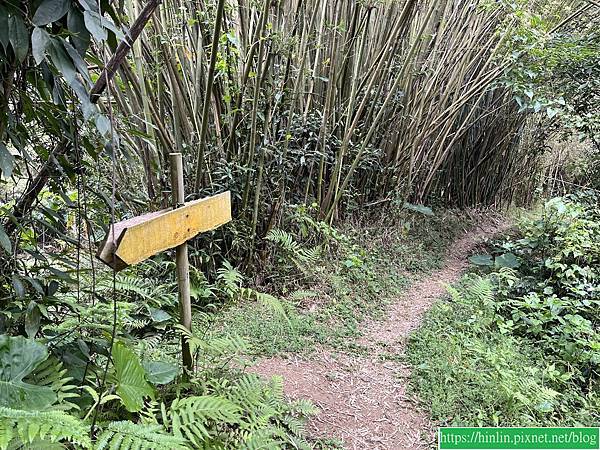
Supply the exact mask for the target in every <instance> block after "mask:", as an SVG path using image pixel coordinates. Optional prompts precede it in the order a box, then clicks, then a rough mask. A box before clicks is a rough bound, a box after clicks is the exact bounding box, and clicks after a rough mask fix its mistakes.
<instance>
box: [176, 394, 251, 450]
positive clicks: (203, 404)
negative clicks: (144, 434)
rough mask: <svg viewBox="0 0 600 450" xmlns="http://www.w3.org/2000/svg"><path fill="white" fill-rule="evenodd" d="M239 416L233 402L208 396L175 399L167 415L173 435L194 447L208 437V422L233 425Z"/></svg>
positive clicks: (239, 412) (238, 411) (238, 410)
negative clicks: (187, 441) (185, 440)
mask: <svg viewBox="0 0 600 450" xmlns="http://www.w3.org/2000/svg"><path fill="white" fill-rule="evenodd" d="M240 414H241V411H240V409H239V407H238V406H237V405H235V404H234V403H233V402H231V401H229V400H227V399H226V398H223V397H217V396H210V395H203V396H196V397H188V398H184V399H179V398H178V399H175V400H174V401H173V403H172V404H171V408H170V410H169V413H168V415H169V423H170V424H171V427H172V432H173V435H175V436H177V437H179V438H181V439H187V440H189V441H190V442H191V443H192V444H194V446H196V447H197V446H199V445H200V443H201V442H203V441H204V440H206V439H207V438H209V437H210V433H209V431H208V428H207V426H208V424H209V422H218V423H219V424H235V423H238V422H239V419H240Z"/></svg>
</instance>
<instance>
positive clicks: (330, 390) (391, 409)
mask: <svg viewBox="0 0 600 450" xmlns="http://www.w3.org/2000/svg"><path fill="white" fill-rule="evenodd" d="M504 228H505V225H503V224H501V223H499V222H497V221H494V220H489V221H488V222H485V223H483V224H480V225H479V226H478V227H477V228H475V229H472V230H469V231H468V232H466V233H465V234H464V235H463V236H462V237H461V238H459V239H458V240H457V241H455V242H454V244H452V245H451V247H450V248H449V250H448V254H447V256H446V258H445V261H444V265H443V268H442V269H440V270H438V271H436V272H434V273H432V274H431V275H429V276H427V277H426V278H424V279H422V280H420V281H417V282H416V283H414V284H413V285H412V286H411V287H410V288H409V289H408V290H407V291H406V292H405V293H404V294H403V295H402V296H400V297H399V298H398V299H397V301H395V302H394V303H393V304H392V305H390V308H389V310H388V312H387V315H386V318H385V319H384V320H383V321H368V322H366V323H364V324H363V328H362V332H363V336H362V337H361V338H360V339H359V340H358V342H357V343H358V344H360V345H362V346H364V347H365V348H366V349H367V351H366V352H365V354H364V355H357V354H352V355H350V354H345V353H339V352H336V351H335V350H329V349H320V350H319V351H317V352H315V354H312V355H311V356H310V359H302V358H299V357H294V356H292V357H289V358H286V359H284V358H269V359H263V360H260V361H259V362H258V363H257V364H256V365H255V366H254V367H253V368H252V369H251V370H252V371H254V372H256V373H259V374H261V375H264V376H267V377H270V376H273V375H282V376H283V377H284V389H285V392H286V395H287V396H288V397H290V398H293V399H296V398H308V399H310V400H312V401H313V403H314V404H315V405H316V406H317V407H318V408H319V409H320V413H319V414H318V415H317V416H316V417H314V418H313V419H312V420H311V421H310V422H309V423H308V432H309V434H310V435H311V436H314V437H318V438H327V437H331V438H337V439H341V440H342V441H343V443H344V448H347V449H361V450H362V449H373V450H374V449H382V450H383V449H386V450H387V449H389V450H396V449H398V450H400V449H405V448H406V449H419V448H428V447H431V446H432V445H433V444H434V442H435V436H434V431H433V424H432V423H430V421H429V420H428V418H427V415H426V414H425V413H424V412H423V411H422V410H421V409H420V408H419V405H418V402H417V399H415V398H412V397H411V396H410V395H408V394H407V385H408V377H409V376H410V368H409V367H408V366H407V365H406V364H405V363H402V362H401V361H402V359H403V358H402V357H403V355H404V351H405V347H406V341H407V338H408V336H409V335H410V333H411V332H413V331H414V330H416V329H417V328H418V326H419V324H420V323H421V321H422V319H423V316H424V314H425V312H426V311H427V310H428V309H429V308H430V306H431V305H432V304H433V303H434V302H435V300H436V299H438V298H440V297H441V296H443V295H444V293H445V287H444V285H445V284H450V283H453V282H455V281H457V280H458V279H459V278H460V276H461V275H462V273H463V272H464V270H465V269H466V267H467V264H468V262H467V257H468V256H469V254H470V253H471V252H472V251H473V249H474V248H475V247H476V246H477V245H478V244H479V243H480V242H481V241H482V239H483V238H485V237H490V236H493V235H494V234H496V233H498V232H500V231H501V230H502V229H504Z"/></svg>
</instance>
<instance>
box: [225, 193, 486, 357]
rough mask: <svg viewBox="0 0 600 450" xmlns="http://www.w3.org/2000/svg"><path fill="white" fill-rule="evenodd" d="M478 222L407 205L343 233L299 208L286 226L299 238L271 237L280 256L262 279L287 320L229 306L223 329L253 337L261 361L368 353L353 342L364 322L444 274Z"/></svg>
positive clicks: (245, 305)
mask: <svg viewBox="0 0 600 450" xmlns="http://www.w3.org/2000/svg"><path fill="white" fill-rule="evenodd" d="M473 214H474V212H471V213H469V212H462V213H461V212H458V211H441V212H439V213H438V212H436V214H435V215H434V214H433V212H432V211H431V210H429V209H419V210H417V211H415V210H414V205H410V204H405V205H402V206H401V207H399V208H398V209H396V210H393V209H388V210H386V212H385V214H382V215H381V217H380V218H379V219H377V220H373V218H372V217H371V218H370V219H369V222H368V224H367V223H365V222H364V219H363V220H362V223H361V219H360V218H357V219H356V220H355V221H354V222H353V223H348V224H347V226H346V228H345V229H344V230H337V229H335V228H333V227H331V226H329V225H327V224H326V223H324V222H321V221H316V220H314V219H312V218H311V216H310V215H308V214H307V213H306V208H305V207H304V206H300V207H295V208H294V209H293V213H292V214H290V219H289V223H287V224H286V225H287V229H289V230H291V231H290V232H286V231H282V230H279V229H275V230H272V231H271V232H270V233H269V235H268V236H267V240H268V241H269V244H270V245H271V246H272V247H273V248H272V249H270V250H271V253H270V254H271V255H272V256H271V259H270V260H269V261H268V262H267V265H266V267H265V273H264V274H263V275H262V276H259V278H260V279H261V282H262V284H263V287H262V289H264V290H274V291H273V292H272V293H273V295H275V296H277V297H278V298H281V299H282V300H281V303H282V306H283V308H284V309H285V317H284V318H283V319H282V316H281V315H278V312H277V311H275V310H274V309H273V308H271V307H269V305H256V304H255V302H237V303H229V305H228V307H227V308H226V309H225V310H224V311H223V313H222V314H219V316H218V319H217V320H218V322H217V323H218V326H219V327H220V329H221V330H223V331H227V332H231V331H234V332H236V333H237V334H239V335H241V336H244V337H246V338H247V339H248V340H249V341H250V342H251V343H252V344H253V345H252V353H254V354H255V355H274V354H278V353H281V352H301V353H302V352H304V353H306V352H310V351H312V350H313V349H314V347H315V345H328V346H333V347H336V348H339V349H343V350H346V351H358V352H360V351H361V350H362V349H361V348H360V347H356V343H355V342H354V341H355V339H353V338H356V337H357V336H359V334H360V330H359V325H360V324H361V322H363V321H364V320H365V319H367V318H378V317H381V315H382V313H383V312H384V311H385V309H386V307H387V305H388V304H389V303H390V302H391V301H393V300H394V299H395V298H396V297H397V296H398V294H399V293H400V291H401V290H402V289H403V288H404V287H406V285H407V284H408V283H409V282H410V281H411V279H414V278H415V277H417V276H419V274H420V273H423V272H428V271H430V270H432V269H434V268H437V267H438V266H439V264H440V263H441V261H442V260H443V259H442V258H440V255H442V254H443V253H444V252H445V250H446V248H447V246H448V245H449V243H450V242H452V241H453V240H454V239H455V237H456V236H457V235H458V234H459V233H460V232H461V231H464V230H465V228H467V227H469V226H470V224H471V223H473V222H474V221H475V219H476V217H475V216H474V215H473Z"/></svg>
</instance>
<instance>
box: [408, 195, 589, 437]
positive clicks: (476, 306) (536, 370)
mask: <svg viewBox="0 0 600 450" xmlns="http://www.w3.org/2000/svg"><path fill="white" fill-rule="evenodd" d="M471 261H472V262H474V263H475V264H476V265H479V266H491V267H494V269H493V270H495V272H493V273H490V274H489V275H488V276H487V277H486V278H480V277H470V278H469V277H468V278H466V279H465V280H463V282H462V283H461V285H460V286H458V287H457V288H452V287H450V288H449V290H450V293H451V294H452V299H451V300H450V301H442V302H439V303H438V304H436V305H435V306H434V307H433V308H432V310H431V311H430V312H429V314H428V316H427V318H426V320H425V322H424V324H423V326H422V328H421V329H420V330H419V331H418V332H417V333H416V334H415V335H414V336H412V337H411V340H410V343H409V347H408V355H409V359H410V361H411V362H412V363H413V365H414V366H415V370H414V373H413V387H414V388H415V389H416V390H417V392H418V393H419V394H420V395H421V398H422V399H423V400H424V401H425V402H426V403H427V404H428V406H429V408H430V409H431V411H432V414H433V416H434V418H435V419H438V420H442V421H444V422H448V423H453V424H461V425H498V424H499V425H520V426H523V425H552V424H563V425H588V426H593V425H595V424H597V423H598V421H599V420H600V384H599V383H598V365H599V362H600V333H599V319H598V318H599V317H600V314H599V313H600V303H599V300H600V272H599V268H600V211H599V209H598V198H597V196H596V195H594V194H590V193H582V194H576V195H570V196H566V197H563V198H559V199H553V200H551V201H549V202H548V203H547V204H546V205H545V206H544V209H543V211H542V213H541V214H540V215H539V216H538V217H535V218H533V219H529V220H526V221H524V222H523V223H522V224H520V226H519V230H518V235H517V236H511V237H509V238H507V239H505V240H504V241H503V242H499V243H497V244H496V245H495V246H494V248H493V250H492V255H491V256H490V255H487V256H477V257H473V258H471Z"/></svg>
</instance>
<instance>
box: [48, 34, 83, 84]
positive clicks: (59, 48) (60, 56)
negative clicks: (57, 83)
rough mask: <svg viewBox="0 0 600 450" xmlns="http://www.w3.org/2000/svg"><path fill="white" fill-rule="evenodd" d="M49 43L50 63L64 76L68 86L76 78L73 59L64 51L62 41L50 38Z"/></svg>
mask: <svg viewBox="0 0 600 450" xmlns="http://www.w3.org/2000/svg"><path fill="white" fill-rule="evenodd" d="M51 44H52V45H50V46H49V47H48V54H49V56H50V59H51V60H52V63H53V64H54V66H55V67H56V69H57V70H58V71H59V72H60V74H61V75H62V76H63V77H64V79H65V81H66V82H67V84H68V85H69V86H70V85H71V84H73V83H74V82H75V81H76V80H77V79H76V74H77V73H76V71H75V66H74V65H73V61H71V58H69V55H68V54H67V52H66V51H65V49H64V47H63V45H62V43H61V42H60V41H58V40H52V41H51Z"/></svg>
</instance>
